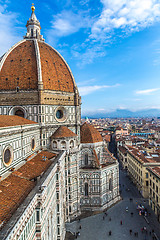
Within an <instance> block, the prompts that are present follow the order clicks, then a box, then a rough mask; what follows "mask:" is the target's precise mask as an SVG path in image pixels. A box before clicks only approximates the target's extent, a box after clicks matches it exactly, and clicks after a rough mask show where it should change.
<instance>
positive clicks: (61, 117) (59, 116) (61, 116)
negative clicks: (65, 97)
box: [55, 107, 67, 122]
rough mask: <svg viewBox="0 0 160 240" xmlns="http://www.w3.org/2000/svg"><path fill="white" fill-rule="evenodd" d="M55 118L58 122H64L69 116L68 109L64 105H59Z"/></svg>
mask: <svg viewBox="0 0 160 240" xmlns="http://www.w3.org/2000/svg"><path fill="white" fill-rule="evenodd" d="M55 118H56V120H57V121H58V122H64V121H65V120H66V118H67V114H66V109H65V108H64V107H58V108H57V109H56V110H55Z"/></svg>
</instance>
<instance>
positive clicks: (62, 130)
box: [51, 126, 77, 139]
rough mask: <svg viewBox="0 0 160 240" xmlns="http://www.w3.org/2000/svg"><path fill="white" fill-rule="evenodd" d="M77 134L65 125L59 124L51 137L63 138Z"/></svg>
mask: <svg viewBox="0 0 160 240" xmlns="http://www.w3.org/2000/svg"><path fill="white" fill-rule="evenodd" d="M76 136H77V135H76V134H75V133H74V132H72V131H71V130H70V129H68V128H67V127H66V126H60V127H59V128H58V129H57V130H56V131H55V132H54V133H53V135H52V136H51V139H54V138H65V137H76Z"/></svg>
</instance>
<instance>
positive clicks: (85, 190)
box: [84, 183, 88, 196]
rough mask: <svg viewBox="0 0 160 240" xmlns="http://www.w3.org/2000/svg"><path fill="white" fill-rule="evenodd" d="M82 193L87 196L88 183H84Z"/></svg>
mask: <svg viewBox="0 0 160 240" xmlns="http://www.w3.org/2000/svg"><path fill="white" fill-rule="evenodd" d="M84 195H85V196H88V183H85V185H84Z"/></svg>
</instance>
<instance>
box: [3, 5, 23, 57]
mask: <svg viewBox="0 0 160 240" xmlns="http://www.w3.org/2000/svg"><path fill="white" fill-rule="evenodd" d="M6 8H7V6H6V5H1V4H0V46H1V47H0V56H1V55H3V54H4V53H5V52H6V51H7V50H8V49H9V48H10V47H11V46H12V45H13V44H14V43H16V42H17V41H18V40H19V37H18V36H17V33H16V31H15V30H16V29H15V27H14V24H15V23H16V17H17V15H16V14H15V13H11V12H7V11H6Z"/></svg>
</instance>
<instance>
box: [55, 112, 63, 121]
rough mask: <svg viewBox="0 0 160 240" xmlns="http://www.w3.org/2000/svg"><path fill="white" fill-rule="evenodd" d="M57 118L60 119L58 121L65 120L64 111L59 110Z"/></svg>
mask: <svg viewBox="0 0 160 240" xmlns="http://www.w3.org/2000/svg"><path fill="white" fill-rule="evenodd" d="M56 118H58V119H61V118H63V111H62V110H57V112H56Z"/></svg>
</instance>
